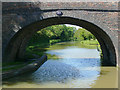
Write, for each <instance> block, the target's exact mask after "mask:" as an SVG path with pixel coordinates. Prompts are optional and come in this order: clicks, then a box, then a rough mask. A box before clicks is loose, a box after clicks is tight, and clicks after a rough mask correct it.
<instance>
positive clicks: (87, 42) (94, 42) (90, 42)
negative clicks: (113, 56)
mask: <svg viewBox="0 0 120 90" xmlns="http://www.w3.org/2000/svg"><path fill="white" fill-rule="evenodd" d="M80 43H81V44H86V45H99V42H98V41H97V40H84V41H81V42H80Z"/></svg>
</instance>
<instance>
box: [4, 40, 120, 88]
mask: <svg viewBox="0 0 120 90" xmlns="http://www.w3.org/2000/svg"><path fill="white" fill-rule="evenodd" d="M96 48H97V46H95V45H92V46H88V45H87V46H86V45H81V44H80V43H79V42H64V43H58V44H55V45H51V46H50V48H47V51H46V52H45V53H46V54H47V55H48V56H50V55H51V56H53V57H51V58H50V59H49V60H48V61H47V62H45V63H44V64H43V65H42V66H41V67H40V68H39V69H38V70H37V71H35V72H33V73H29V74H26V75H21V76H19V77H15V78H11V79H8V80H5V81H3V87H4V88H117V87H118V84H117V82H118V81H117V80H118V73H117V72H118V70H117V67H102V66H101V64H100V53H99V52H98V51H97V49H96Z"/></svg>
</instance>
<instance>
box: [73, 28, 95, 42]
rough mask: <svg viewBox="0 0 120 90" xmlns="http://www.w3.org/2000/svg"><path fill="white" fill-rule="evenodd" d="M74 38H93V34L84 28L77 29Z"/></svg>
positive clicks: (80, 39)
mask: <svg viewBox="0 0 120 90" xmlns="http://www.w3.org/2000/svg"><path fill="white" fill-rule="evenodd" d="M74 38H75V40H79V41H82V40H91V39H93V40H95V39H96V38H95V36H94V35H93V34H92V33H90V32H89V31H87V30H86V29H84V28H81V29H78V30H77V31H76V32H75V34H74Z"/></svg>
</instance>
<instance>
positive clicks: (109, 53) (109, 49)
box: [3, 17, 117, 66]
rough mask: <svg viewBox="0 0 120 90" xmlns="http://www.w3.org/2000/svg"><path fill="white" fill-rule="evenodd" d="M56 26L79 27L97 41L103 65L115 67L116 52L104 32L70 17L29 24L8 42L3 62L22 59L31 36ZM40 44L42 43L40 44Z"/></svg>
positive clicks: (91, 24) (95, 26) (53, 18)
mask: <svg viewBox="0 0 120 90" xmlns="http://www.w3.org/2000/svg"><path fill="white" fill-rule="evenodd" d="M58 24H72V25H77V26H81V27H83V28H85V29H87V30H88V31H90V32H91V33H92V34H94V35H95V37H96V38H97V39H98V41H99V43H100V45H101V48H102V51H103V58H104V60H103V61H104V62H103V63H104V65H112V66H115V65H116V63H117V61H116V52H115V47H114V45H113V43H112V41H111V39H110V37H109V35H107V34H106V32H105V31H104V30H102V29H101V28H100V27H98V26H97V25H95V24H93V23H90V22H88V21H86V20H82V19H77V18H72V17H52V18H47V19H43V20H40V21H37V22H34V23H32V24H29V25H27V26H25V27H23V28H22V29H21V30H19V31H18V32H17V33H16V34H15V35H14V36H13V37H12V39H11V40H10V42H9V44H8V46H7V48H6V50H5V54H4V58H3V59H4V61H8V62H9V61H15V60H18V58H23V57H24V52H25V48H26V45H27V43H28V41H29V39H30V38H31V36H32V35H33V34H34V33H35V32H36V31H38V30H40V29H42V28H45V27H48V26H51V25H58ZM41 43H42V42H41Z"/></svg>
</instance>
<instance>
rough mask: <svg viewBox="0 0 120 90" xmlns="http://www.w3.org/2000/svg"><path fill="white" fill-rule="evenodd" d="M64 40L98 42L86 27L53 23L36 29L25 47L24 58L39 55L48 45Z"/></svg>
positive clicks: (94, 43) (87, 43) (92, 43)
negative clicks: (77, 27) (78, 27)
mask: <svg viewBox="0 0 120 90" xmlns="http://www.w3.org/2000/svg"><path fill="white" fill-rule="evenodd" d="M66 41H81V43H82V44H86V45H97V44H98V41H97V40H96V38H95V36H94V35H93V34H91V33H90V32H89V31H87V30H86V29H83V28H80V29H78V30H77V29H76V28H75V27H68V26H66V25H53V26H49V27H46V28H44V29H41V30H39V31H37V33H36V34H35V35H34V36H33V37H32V38H31V40H30V42H29V44H28V47H27V48H26V57H25V58H30V59H31V58H36V57H40V56H42V55H43V54H44V51H46V48H47V47H49V46H50V45H52V44H55V43H58V42H66ZM43 49H44V50H43ZM36 55H37V56H36Z"/></svg>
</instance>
